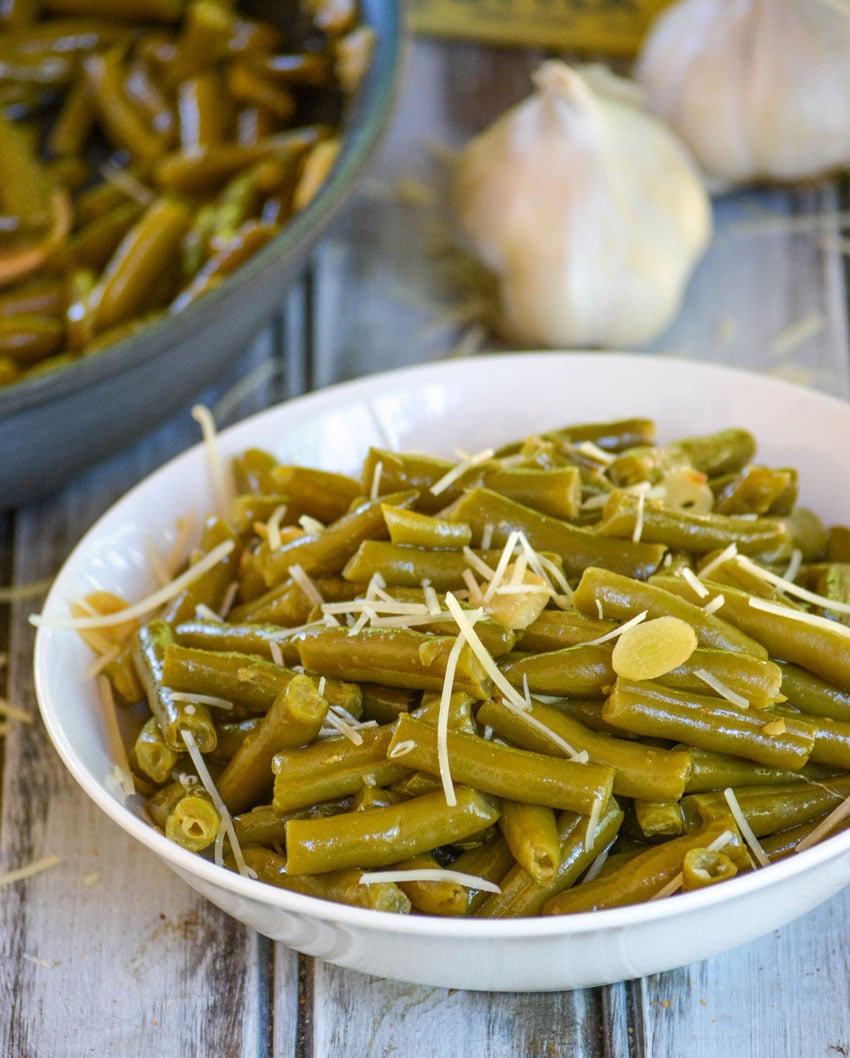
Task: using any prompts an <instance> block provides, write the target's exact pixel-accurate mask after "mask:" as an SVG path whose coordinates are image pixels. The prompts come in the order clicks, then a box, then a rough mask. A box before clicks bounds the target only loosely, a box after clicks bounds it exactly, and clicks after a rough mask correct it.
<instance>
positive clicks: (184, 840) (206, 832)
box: [165, 790, 221, 852]
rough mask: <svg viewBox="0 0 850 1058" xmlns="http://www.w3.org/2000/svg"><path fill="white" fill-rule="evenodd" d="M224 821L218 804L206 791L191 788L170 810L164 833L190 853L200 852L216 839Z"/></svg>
mask: <svg viewBox="0 0 850 1058" xmlns="http://www.w3.org/2000/svg"><path fill="white" fill-rule="evenodd" d="M220 824H221V817H220V816H219V814H218V812H217V810H216V808H215V805H214V804H213V803H212V800H211V798H210V796H209V794H208V793H207V792H206V791H205V790H192V791H190V792H188V793H186V794H185V796H183V797H181V798H180V800H179V801H178V802H177V804H176V805H175V806H174V807H173V808H172V809H171V811H170V812H169V813H168V818H167V819H166V821H165V836H166V837H167V838H170V839H171V840H172V841H174V842H176V843H177V844H178V845H182V846H183V848H184V849H189V851H190V852H201V851H202V850H203V849H206V848H208V847H209V846H210V845H212V843H213V842H214V841H215V838H216V834H217V833H218V828H219V826H220Z"/></svg>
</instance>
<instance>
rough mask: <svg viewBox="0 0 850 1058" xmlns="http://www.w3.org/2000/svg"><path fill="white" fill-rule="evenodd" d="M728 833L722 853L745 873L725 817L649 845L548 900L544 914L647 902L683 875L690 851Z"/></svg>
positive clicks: (743, 857)
mask: <svg viewBox="0 0 850 1058" xmlns="http://www.w3.org/2000/svg"><path fill="white" fill-rule="evenodd" d="M727 832H728V834H729V840H728V841H727V842H726V844H724V846H723V852H724V853H725V854H726V855H727V856H728V857H729V858H730V859H732V861H733V862H734V863H735V864H736V866H737V865H738V864H741V866H742V868H744V869H746V865H747V859H746V857H747V853H746V849H745V847H744V845H743V842H742V841H741V838H740V835H739V834H738V828H737V826H736V824H735V821H734V819H733V818H732V816H731V815H729V814H727V815H725V816H722V817H720V818H719V819H712V820H710V821H709V822H708V823H705V824H704V825H703V826H701V827H699V828H698V829H697V830H694V831H692V832H691V833H689V834H683V835H682V837H680V838H672V839H671V840H670V841H665V842H662V843H661V844H660V845H651V846H650V847H649V848H647V849H645V850H644V851H643V852H640V853H638V855H636V856H633V857H632V858H630V859H629V860H628V862H627V863H625V864H624V865H623V866H622V867H621V868H620V869H619V870H612V871H611V872H609V873H606V874H605V875H604V876H600V877H598V878H594V879H593V880H592V881H590V882H584V884H582V885H577V886H573V888H572V889H567V890H566V891H565V892H563V893H560V894H559V895H558V896H555V897H553V898H552V899H551V900H547V902H546V903H545V904H544V905H543V914H544V915H567V914H574V913H576V912H579V911H597V910H601V909H602V908H606V907H622V906H624V905H626V904H636V903H639V902H640V901H642V900H650V899H651V898H652V897H654V896H657V894H658V893H660V892H661V891H662V890H663V889H664V887H665V886H667V885H668V884H669V883H670V882H672V881H673V880H674V878H675V877H676V876H677V875H678V874H681V873H682V868H683V864H684V859H685V856H686V855H687V853H688V852H689V851H690V850H691V849H701V848H706V847H707V846H709V845H710V844H711V843H712V842H715V841H717V840H718V839H722V837H723V835H724V834H726V833H727Z"/></svg>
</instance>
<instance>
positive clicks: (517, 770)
mask: <svg viewBox="0 0 850 1058" xmlns="http://www.w3.org/2000/svg"><path fill="white" fill-rule="evenodd" d="M446 741H447V746H448V755H449V761H450V762H451V765H450V766H451V774H452V778H453V779H454V780H455V781H457V782H459V783H464V784H466V785H470V784H472V783H474V784H475V787H476V789H479V790H482V791H484V792H485V793H488V794H493V795H494V796H496V797H505V798H509V799H511V800H516V801H524V802H528V803H530V804H539V805H547V806H548V807H550V808H560V809H570V810H571V811H574V812H582V813H584V814H590V813H591V812H592V811H593V810H594V808H595V807H596V806H597V805H598V804H599V803H600V802H604V801H607V799H608V798H609V797H610V795H611V789H612V785H613V781H614V772H613V769H611V768H607V767H604V766H603V765H598V764H580V763H577V762H575V761H571V760H564V759H563V758H558V757H552V756H550V755H548V754H544V753H536V752H534V751H532V750H523V749H516V748H515V747H512V746H506V745H500V744H498V743H494V742H492V741H490V740H488V739H485V738H481V737H479V736H478V735H468V734H465V733H464V732H462V731H449V732H448V734H447V736H446ZM387 757H388V758H389V759H390V760H396V761H398V762H400V763H404V764H406V765H407V766H408V767H410V768H418V769H421V770H422V771H426V772H429V773H430V774H431V775H439V774H440V763H439V757H438V747H437V730H436V728H434V727H432V726H431V725H430V724H426V723H424V722H423V721H421V720H416V719H415V718H414V717H412V716H407V715H402V716H400V717H399V718H398V720H397V721H396V722H395V724H394V731H393V735H392V739H391V740H390V743H389V746H388V747H387Z"/></svg>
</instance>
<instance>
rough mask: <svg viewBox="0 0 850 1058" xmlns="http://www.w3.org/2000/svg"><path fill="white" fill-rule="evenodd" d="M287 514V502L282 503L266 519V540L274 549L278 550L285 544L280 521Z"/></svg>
mask: <svg viewBox="0 0 850 1058" xmlns="http://www.w3.org/2000/svg"><path fill="white" fill-rule="evenodd" d="M285 514H286V504H285V503H280V504H278V505H277V507H275V509H274V510H273V511H272V513H271V514H270V515H269V518H268V520H267V521H266V540H267V542H268V545H269V547H270V548H271V550H272V551H277V550H278V549H279V548H280V547H281V546H282V544H283V538H282V536H281V535H280V523H281V520H282V519H283V517H284V515H285Z"/></svg>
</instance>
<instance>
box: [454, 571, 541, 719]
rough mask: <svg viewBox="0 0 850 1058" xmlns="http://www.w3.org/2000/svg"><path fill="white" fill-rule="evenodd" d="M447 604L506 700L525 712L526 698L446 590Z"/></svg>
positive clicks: (473, 650) (472, 648)
mask: <svg viewBox="0 0 850 1058" xmlns="http://www.w3.org/2000/svg"><path fill="white" fill-rule="evenodd" d="M446 606H447V608H448V609H449V611H450V612H451V615H452V617H453V618H454V619H455V622H456V624H457V626H458V628H459V629H460V631H461V633H462V634H463V637H464V638H465V639H466V641H467V642H468V643H469V646H470V649H471V650H472V652H473V653H474V654H475V656H476V657H477V658H478V660H479V661H480V662H481V664H482V665H483V667H484V671H485V672H486V673H487V675H488V676H489V677H490V679H491V680H492V681H493V683H494V684H495V685H496V687H498V689H499V691H500V692H501V693H502V695H503V697H504V698H505V700H506V701H507V702H509V703H510V704H512V705H513V706H515V707H516V708H517V709H520V710H522V711H523V712H525V711H526V704H525V699H524V698H523V696H522V695H521V694H520V693H519V691H518V690H517V689H516V688H515V687H512V686H511V684H510V683H508V680H507V679H506V677H505V675H504V674H503V673H502V672H501V671H500V669H499V668H498V666H497V665H496V662H495V661H494V660H493V659H492V657H491V656H490V653H489V651H488V650H487V648H486V647H485V646H484V644H483V643H482V642H481V639H480V638H479V636H478V633H477V632H476V631H475V629H474V628H473V627H472V623H471V622H470V620H469V619H468V618H467V617H466V615H465V614H464V612H463V609H462V608H461V605H460V603H459V602H458V601H457V599H456V598H455V597H454V595H453V594H452V593H451V592H446Z"/></svg>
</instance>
